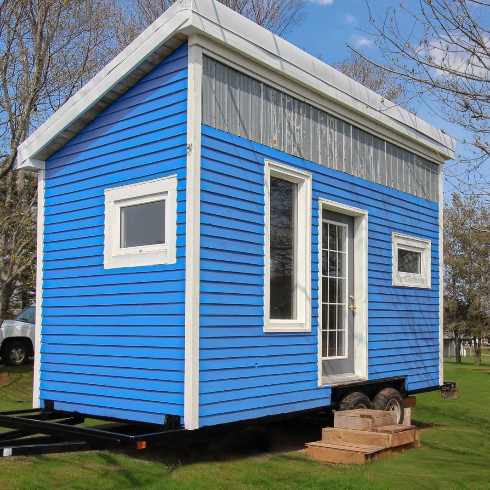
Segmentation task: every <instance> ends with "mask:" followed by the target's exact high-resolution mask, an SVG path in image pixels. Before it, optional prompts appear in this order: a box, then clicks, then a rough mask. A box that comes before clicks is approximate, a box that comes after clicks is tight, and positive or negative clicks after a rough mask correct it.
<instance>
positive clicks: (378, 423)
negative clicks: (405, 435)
mask: <svg viewBox="0 0 490 490" xmlns="http://www.w3.org/2000/svg"><path fill="white" fill-rule="evenodd" d="M396 422H397V417H396V414H395V413H394V412H387V411H384V410H367V409H357V410H343V411H340V410H337V411H336V412H335V416H334V427H337V428H339V429H352V430H367V431H370V430H373V429H375V428H376V427H382V426H387V425H396Z"/></svg>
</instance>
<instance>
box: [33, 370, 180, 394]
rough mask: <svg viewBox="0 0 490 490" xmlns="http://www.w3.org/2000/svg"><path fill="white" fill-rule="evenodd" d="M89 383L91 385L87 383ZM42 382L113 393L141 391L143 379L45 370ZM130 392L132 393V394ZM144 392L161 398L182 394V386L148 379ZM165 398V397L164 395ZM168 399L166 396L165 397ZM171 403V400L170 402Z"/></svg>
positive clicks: (167, 381) (171, 382)
mask: <svg viewBox="0 0 490 490" xmlns="http://www.w3.org/2000/svg"><path fill="white" fill-rule="evenodd" d="M87 381H88V382H89V383H87ZM41 382H45V383H53V384H56V383H60V384H70V385H80V386H92V387H94V389H97V388H96V387H101V388H103V389H104V391H111V390H112V389H113V388H114V389H119V390H120V389H127V390H131V391H132V390H135V389H136V390H139V389H141V379H139V377H136V378H130V377H124V378H123V377H120V376H118V375H112V376H107V375H102V376H100V375H98V374H91V375H90V378H89V377H88V376H86V375H85V374H82V373H79V374H76V373H66V372H65V373H59V372H49V371H46V370H44V371H43V372H42V375H41ZM131 391H130V392H131ZM143 391H150V392H155V393H158V395H157V397H158V398H161V397H162V395H163V394H164V393H171V394H177V395H178V394H181V391H182V386H181V384H180V383H178V382H173V381H169V380H159V379H155V378H153V379H149V378H147V379H146V382H145V385H144V388H143ZM163 396H164V395H163ZM165 398H166V396H165ZM169 401H171V400H169Z"/></svg>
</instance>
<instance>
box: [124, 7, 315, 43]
mask: <svg viewBox="0 0 490 490" xmlns="http://www.w3.org/2000/svg"><path fill="white" fill-rule="evenodd" d="M175 1H176V0H129V2H128V5H129V6H131V7H130V8H131V9H132V11H133V23H134V25H135V26H137V25H139V26H140V29H141V28H144V27H147V26H148V25H149V24H151V23H152V22H153V21H154V20H155V19H157V18H158V17H159V16H160V15H162V14H163V12H164V11H165V10H167V9H168V8H169V7H170V6H171V5H172V4H173V3H175ZM221 3H222V4H223V5H226V6H227V7H229V8H231V9H232V10H235V11H236V12H238V13H239V14H241V15H243V16H245V17H247V18H249V19H250V20H252V21H253V22H255V23H256V24H258V25H260V26H262V27H265V28H266V29H268V30H270V31H272V32H274V33H275V34H279V35H281V34H284V33H285V32H287V31H288V30H289V29H290V28H291V27H293V26H295V25H298V24H299V23H300V22H301V21H302V20H303V18H304V13H303V9H304V7H305V0H222V1H221Z"/></svg>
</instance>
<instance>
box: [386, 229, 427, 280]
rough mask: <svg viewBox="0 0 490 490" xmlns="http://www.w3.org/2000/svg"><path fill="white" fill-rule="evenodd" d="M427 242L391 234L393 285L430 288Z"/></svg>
mask: <svg viewBox="0 0 490 490" xmlns="http://www.w3.org/2000/svg"><path fill="white" fill-rule="evenodd" d="M430 257H431V243H430V241H429V240H423V239H422V238H415V237H410V236H405V235H400V234H398V233H393V285H394V286H405V287H414V288H430V287H431V277H430Z"/></svg>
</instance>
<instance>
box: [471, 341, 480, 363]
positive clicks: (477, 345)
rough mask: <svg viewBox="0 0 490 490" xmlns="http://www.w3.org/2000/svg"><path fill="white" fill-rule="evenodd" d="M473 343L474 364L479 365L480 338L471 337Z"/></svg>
mask: <svg viewBox="0 0 490 490" xmlns="http://www.w3.org/2000/svg"><path fill="white" fill-rule="evenodd" d="M473 343H474V344H475V366H481V339H477V338H476V337H473Z"/></svg>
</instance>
